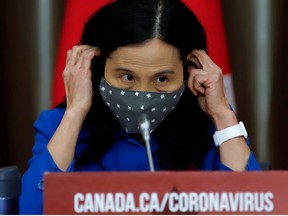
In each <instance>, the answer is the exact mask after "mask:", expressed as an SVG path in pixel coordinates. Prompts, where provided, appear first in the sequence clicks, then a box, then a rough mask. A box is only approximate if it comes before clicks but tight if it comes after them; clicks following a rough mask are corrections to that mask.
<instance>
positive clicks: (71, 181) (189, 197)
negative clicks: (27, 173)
mask: <svg viewBox="0 0 288 216" xmlns="http://www.w3.org/2000/svg"><path fill="white" fill-rule="evenodd" d="M44 184H45V190H44V213H45V214H114V215H115V214H288V172H280V171H267V172H241V173H240V172H202V171H201V172H155V173H150V172H78V173H75V172H74V173H47V174H45V180H44Z"/></svg>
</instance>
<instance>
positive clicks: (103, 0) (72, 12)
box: [52, 0, 111, 107]
mask: <svg viewBox="0 0 288 216" xmlns="http://www.w3.org/2000/svg"><path fill="white" fill-rule="evenodd" d="M109 2H111V0H67V3H66V9H65V14H64V20H63V26H62V32H61V37H60V42H59V47H58V55H57V59H56V66H55V70H54V78H53V86H52V107H54V106H56V105H57V104H59V103H60V102H62V101H63V98H64V96H65V88H64V83H63V79H62V73H63V70H64V68H65V63H66V54H67V51H68V50H70V49H71V48H72V47H73V46H74V45H76V44H78V42H79V41H80V39H81V34H82V29H83V27H84V24H85V22H86V20H87V19H88V18H89V16H90V15H92V13H94V12H95V11H96V10H98V9H99V8H101V7H103V6H104V5H105V4H108V3H109Z"/></svg>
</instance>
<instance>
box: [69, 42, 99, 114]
mask: <svg viewBox="0 0 288 216" xmlns="http://www.w3.org/2000/svg"><path fill="white" fill-rule="evenodd" d="M99 55H100V50H99V49H98V48H97V47H92V46H88V45H79V46H74V47H73V48H72V49H71V50H69V51H68V52H67V59H66V66H65V69H64V72H63V79H64V85H65V92H66V101H67V107H66V110H74V111H76V112H82V113H83V114H84V115H86V114H87V112H88V111H89V109H90V107H91V104H92V96H93V89H92V81H91V77H92V73H91V60H92V59H93V58H94V57H95V56H99Z"/></svg>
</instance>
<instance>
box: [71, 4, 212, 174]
mask: <svg viewBox="0 0 288 216" xmlns="http://www.w3.org/2000/svg"><path fill="white" fill-rule="evenodd" d="M153 38H158V39H160V40H162V41H164V42H166V43H168V44H170V45H172V46H174V47H176V48H177V49H178V50H179V52H180V57H181V59H182V61H183V64H184V71H183V73H184V79H187V76H188V73H187V67H188V66H187V63H186V58H187V55H188V53H189V52H191V51H192V50H193V49H203V50H205V51H207V47H206V36H205V31H204V29H203V27H202V25H201V24H200V23H199V21H198V19H197V18H196V16H195V15H194V14H193V13H192V12H191V11H190V10H189V9H188V8H187V7H186V6H185V4H184V3H182V2H181V1H180V0H116V1H115V2H113V3H111V4H109V5H106V6H105V7H103V8H101V9H100V10H99V11H97V12H96V13H95V14H94V15H93V16H91V17H90V18H89V20H88V21H87V23H86V24H85V26H84V30H83V34H82V38H81V42H80V44H88V45H91V46H96V47H99V48H100V50H101V56H100V57H96V58H94V59H93V60H92V83H93V91H94V96H93V102H92V106H91V109H90V112H89V113H88V115H87V118H86V121H85V124H87V125H88V127H89V129H90V132H91V134H92V137H91V141H90V142H91V145H90V146H89V147H88V150H87V151H86V153H83V154H82V155H81V156H80V157H79V158H78V159H77V160H76V161H77V162H76V163H85V162H87V161H88V160H91V159H100V157H101V156H102V155H103V154H104V153H105V152H106V151H107V150H108V149H109V147H110V146H111V144H112V137H113V135H114V134H115V133H116V131H117V130H119V129H120V128H121V127H120V124H119V123H118V121H117V119H116V118H115V117H114V115H113V114H112V112H111V111H110V110H109V109H108V108H107V107H106V106H105V104H104V103H103V101H102V98H101V95H100V92H99V89H98V88H99V83H100V79H101V78H102V77H103V76H104V66H105V61H106V58H108V57H109V55H110V54H111V53H112V52H113V51H114V50H116V49H117V48H118V47H123V46H126V45H131V44H139V43H144V42H145V41H147V40H150V39H153ZM209 126H211V120H210V118H209V117H208V116H207V115H206V114H205V113H203V112H202V111H201V109H200V108H199V105H198V102H197V98H196V97H194V96H193V95H192V93H191V92H190V90H189V89H188V88H186V90H185V92H184V94H183V95H182V98H181V100H180V102H179V104H178V105H177V107H176V108H175V109H174V110H173V111H172V112H171V113H170V114H169V115H168V116H167V117H166V118H165V120H164V121H163V122H162V123H161V124H160V126H159V127H158V128H157V129H156V130H155V132H154V133H155V134H156V136H157V138H158V141H159V152H158V153H159V157H160V166H161V169H175V170H185V169H188V168H189V167H194V168H198V167H199V165H200V164H201V162H202V160H203V157H204V156H205V154H206V153H207V150H208V148H209V147H210V143H211V135H210V134H209ZM92 143H93V144H92Z"/></svg>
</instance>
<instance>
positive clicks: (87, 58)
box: [78, 47, 100, 70]
mask: <svg viewBox="0 0 288 216" xmlns="http://www.w3.org/2000/svg"><path fill="white" fill-rule="evenodd" d="M99 55H100V49H99V48H97V47H90V48H89V49H87V50H85V51H83V52H82V54H81V56H80V58H79V61H78V65H79V67H80V68H81V69H85V70H87V69H90V68H91V60H92V59H93V58H94V57H95V56H99Z"/></svg>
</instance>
